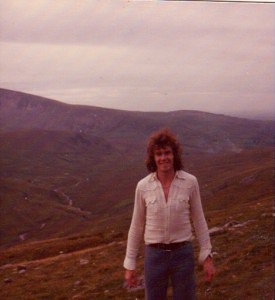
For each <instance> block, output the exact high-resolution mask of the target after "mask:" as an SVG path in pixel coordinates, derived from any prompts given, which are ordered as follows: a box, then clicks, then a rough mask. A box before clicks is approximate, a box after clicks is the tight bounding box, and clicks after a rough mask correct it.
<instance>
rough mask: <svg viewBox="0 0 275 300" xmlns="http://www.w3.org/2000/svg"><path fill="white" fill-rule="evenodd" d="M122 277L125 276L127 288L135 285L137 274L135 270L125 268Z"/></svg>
mask: <svg viewBox="0 0 275 300" xmlns="http://www.w3.org/2000/svg"><path fill="white" fill-rule="evenodd" d="M124 278H125V280H126V282H127V284H128V287H129V288H132V287H135V286H136V284H137V274H136V271H135V270H127V269H126V271H125V276H124Z"/></svg>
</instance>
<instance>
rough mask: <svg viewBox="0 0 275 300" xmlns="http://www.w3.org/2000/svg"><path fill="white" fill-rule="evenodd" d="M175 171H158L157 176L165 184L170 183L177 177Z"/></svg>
mask: <svg viewBox="0 0 275 300" xmlns="http://www.w3.org/2000/svg"><path fill="white" fill-rule="evenodd" d="M175 173H176V172H175V171H174V170H173V171H170V172H157V176H158V179H159V181H160V182H161V183H162V184H163V185H167V184H170V183H171V182H172V181H173V179H174V177H175Z"/></svg>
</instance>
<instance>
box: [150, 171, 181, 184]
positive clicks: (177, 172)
mask: <svg viewBox="0 0 275 300" xmlns="http://www.w3.org/2000/svg"><path fill="white" fill-rule="evenodd" d="M175 178H178V179H183V180H184V179H186V177H185V174H184V171H182V170H179V171H176V174H175ZM149 181H150V182H154V181H158V177H157V172H153V173H151V177H150V179H149Z"/></svg>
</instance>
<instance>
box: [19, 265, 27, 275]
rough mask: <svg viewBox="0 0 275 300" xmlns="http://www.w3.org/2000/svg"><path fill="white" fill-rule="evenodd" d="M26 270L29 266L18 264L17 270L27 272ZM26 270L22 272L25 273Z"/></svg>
mask: <svg viewBox="0 0 275 300" xmlns="http://www.w3.org/2000/svg"><path fill="white" fill-rule="evenodd" d="M26 270H27V267H26V266H24V265H18V266H17V272H18V273H19V272H22V271H24V272H26ZM24 272H22V273H24Z"/></svg>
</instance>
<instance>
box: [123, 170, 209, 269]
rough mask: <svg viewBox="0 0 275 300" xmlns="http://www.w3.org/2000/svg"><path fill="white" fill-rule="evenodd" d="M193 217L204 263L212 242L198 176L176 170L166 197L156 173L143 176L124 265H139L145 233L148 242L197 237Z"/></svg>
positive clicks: (200, 256) (133, 266)
mask: <svg viewBox="0 0 275 300" xmlns="http://www.w3.org/2000/svg"><path fill="white" fill-rule="evenodd" d="M191 221H192V222H193V225H194V229H195V235H196V237H197V239H198V241H199V245H200V254H199V263H201V264H202V263H203V262H204V260H205V259H206V258H207V256H208V255H209V254H210V253H211V248H212V246H211V242H210V237H209V232H208V226H207V223H206V220H205V217H204V213H203V208H202V204H201V197H200V191H199V185H198V181H197V179H196V177H195V176H193V175H191V174H189V173H187V172H185V171H177V172H176V174H175V177H174V180H173V181H172V183H171V186H170V190H169V195H168V199H167V201H166V199H165V195H164V192H163V189H162V185H161V183H160V181H159V180H158V178H157V175H156V173H151V174H149V175H148V176H146V177H145V178H143V179H142V180H141V181H139V182H138V184H137V187H136V193H135V204H134V211H133V217H132V222H131V226H130V230H129V233H128V241H127V250H126V257H125V260H124V264H123V265H124V268H126V269H128V270H134V269H135V268H136V258H137V255H138V251H139V247H140V243H141V239H142V237H143V236H144V241H145V244H154V243H164V244H169V243H178V242H183V241H191V240H192V239H193V238H194V237H193V234H192V225H191Z"/></svg>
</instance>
